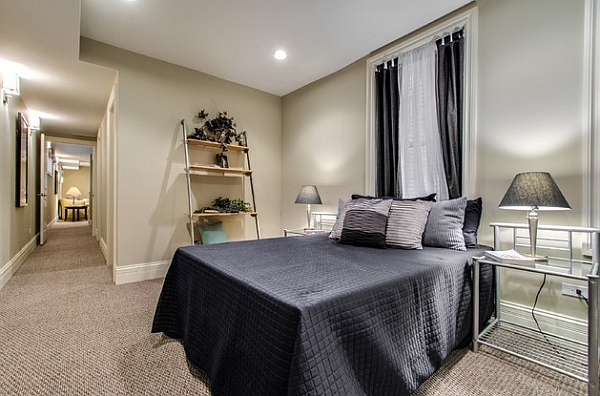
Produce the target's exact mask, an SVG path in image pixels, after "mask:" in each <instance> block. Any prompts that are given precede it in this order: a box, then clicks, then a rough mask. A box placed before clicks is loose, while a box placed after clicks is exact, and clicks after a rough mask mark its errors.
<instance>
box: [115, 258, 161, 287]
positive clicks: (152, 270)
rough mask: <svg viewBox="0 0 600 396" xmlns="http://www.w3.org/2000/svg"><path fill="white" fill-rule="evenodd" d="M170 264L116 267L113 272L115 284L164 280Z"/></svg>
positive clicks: (158, 262) (157, 263)
mask: <svg viewBox="0 0 600 396" xmlns="http://www.w3.org/2000/svg"><path fill="white" fill-rule="evenodd" d="M170 264H171V262H170V261H155V262H153V263H144V264H133V265H125V266H120V267H117V270H116V271H115V272H116V274H115V284H117V285H122V284H124V283H132V282H140V281H145V280H150V279H158V278H164V276H165V275H166V274H167V270H168V269H169V265H170Z"/></svg>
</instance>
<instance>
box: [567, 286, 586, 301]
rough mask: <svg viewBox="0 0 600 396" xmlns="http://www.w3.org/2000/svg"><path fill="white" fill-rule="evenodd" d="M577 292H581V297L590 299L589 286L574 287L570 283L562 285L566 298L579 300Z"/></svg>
mask: <svg viewBox="0 0 600 396" xmlns="http://www.w3.org/2000/svg"><path fill="white" fill-rule="evenodd" d="M577 290H580V291H581V296H582V297H585V298H588V288H587V286H581V285H572V284H570V283H563V284H562V294H563V295H565V296H571V297H577V298H579V296H580V295H579V294H577Z"/></svg>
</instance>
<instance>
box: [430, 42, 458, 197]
mask: <svg viewBox="0 0 600 396" xmlns="http://www.w3.org/2000/svg"><path fill="white" fill-rule="evenodd" d="M463 33H464V31H463V30H460V31H458V32H455V33H452V34H451V35H449V36H446V37H444V38H441V39H439V40H437V41H436V44H437V51H438V67H437V74H438V75H437V89H438V92H437V102H438V103H437V105H438V120H439V127H440V137H441V141H442V152H443V155H444V168H445V172H446V183H447V185H448V194H449V197H450V199H452V198H459V197H461V196H462V147H463V136H462V130H463V81H464V74H463V70H464V66H463V63H464V34H463Z"/></svg>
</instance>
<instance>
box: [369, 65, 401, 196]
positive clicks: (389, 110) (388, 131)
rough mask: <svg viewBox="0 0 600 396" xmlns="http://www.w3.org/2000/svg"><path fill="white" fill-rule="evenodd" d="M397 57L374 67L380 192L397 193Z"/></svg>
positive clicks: (378, 193) (398, 105) (398, 98)
mask: <svg viewBox="0 0 600 396" xmlns="http://www.w3.org/2000/svg"><path fill="white" fill-rule="evenodd" d="M399 108H400V97H399V92H398V61H397V58H396V59H392V60H390V61H388V62H386V63H382V64H381V65H378V66H377V68H376V69H375V135H376V136H375V144H376V156H377V169H376V194H377V196H380V197H381V196H388V197H393V196H401V195H400V194H398V192H397V189H398V186H400V185H401V183H399V181H398V180H397V178H398V174H397V169H398V109H399Z"/></svg>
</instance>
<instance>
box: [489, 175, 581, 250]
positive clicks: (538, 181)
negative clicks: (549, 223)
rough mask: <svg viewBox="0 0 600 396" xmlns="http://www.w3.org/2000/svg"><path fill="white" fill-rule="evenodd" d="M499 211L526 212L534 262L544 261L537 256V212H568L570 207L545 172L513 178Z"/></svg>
mask: <svg viewBox="0 0 600 396" xmlns="http://www.w3.org/2000/svg"><path fill="white" fill-rule="evenodd" d="M498 207H499V208H500V209H514V210H528V211H529V213H528V214H527V220H528V223H529V244H530V246H531V257H532V258H533V259H534V260H536V261H545V260H546V258H545V257H538V256H537V254H536V253H537V228H538V217H537V212H538V211H542V210H570V209H571V206H569V203H568V202H567V200H566V199H565V197H564V196H563V194H562V192H561V191H560V189H559V188H558V185H557V184H556V182H555V181H554V179H553V178H552V176H550V173H547V172H528V173H519V174H518V175H516V176H515V178H514V179H513V181H512V183H511V184H510V187H508V190H507V191H506V194H504V198H502V201H500V205H498Z"/></svg>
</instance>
